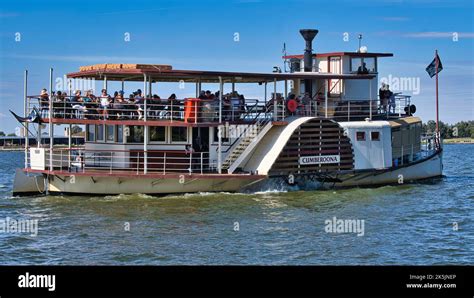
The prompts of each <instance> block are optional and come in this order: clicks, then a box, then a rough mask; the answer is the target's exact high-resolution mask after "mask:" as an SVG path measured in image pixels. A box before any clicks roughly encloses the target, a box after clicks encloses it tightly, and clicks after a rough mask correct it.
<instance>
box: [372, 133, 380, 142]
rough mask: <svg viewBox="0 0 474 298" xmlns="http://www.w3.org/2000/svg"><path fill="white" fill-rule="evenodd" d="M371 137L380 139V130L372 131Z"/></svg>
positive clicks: (375, 139) (374, 139) (376, 139)
mask: <svg viewBox="0 0 474 298" xmlns="http://www.w3.org/2000/svg"><path fill="white" fill-rule="evenodd" d="M370 139H371V140H372V141H380V132H378V131H372V132H371V133H370Z"/></svg>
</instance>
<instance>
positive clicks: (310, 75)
mask: <svg viewBox="0 0 474 298" xmlns="http://www.w3.org/2000/svg"><path fill="white" fill-rule="evenodd" d="M112 65H113V66H114V67H112ZM124 65H127V67H125V68H124V67H123V66H124ZM129 65H135V67H128V66H129ZM108 66H109V67H108ZM144 75H147V76H149V77H151V78H152V80H153V81H154V82H158V81H160V82H179V81H181V80H183V81H191V82H195V81H198V80H199V81H201V82H206V83H218V82H219V77H221V78H222V80H223V81H224V82H235V83H264V82H273V81H274V80H275V79H276V80H277V81H282V80H293V79H345V80H357V79H358V80H361V79H365V80H367V79H372V78H375V75H373V74H331V73H315V72H301V73H249V72H227V71H202V70H176V69H172V68H171V66H169V65H154V64H98V65H92V66H86V67H81V70H80V71H78V72H73V73H69V74H67V77H68V78H91V79H96V80H103V79H104V78H105V77H107V80H108V81H122V80H123V81H143V79H144Z"/></svg>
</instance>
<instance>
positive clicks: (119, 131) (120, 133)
mask: <svg viewBox="0 0 474 298" xmlns="http://www.w3.org/2000/svg"><path fill="white" fill-rule="evenodd" d="M116 138H117V143H123V126H122V125H117V137H116Z"/></svg>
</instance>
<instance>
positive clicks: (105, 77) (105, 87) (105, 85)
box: [102, 75, 107, 90]
mask: <svg viewBox="0 0 474 298" xmlns="http://www.w3.org/2000/svg"><path fill="white" fill-rule="evenodd" d="M102 88H103V89H105V90H107V76H106V75H104V86H103V87H102Z"/></svg>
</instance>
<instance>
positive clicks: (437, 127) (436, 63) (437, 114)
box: [435, 50, 440, 138]
mask: <svg viewBox="0 0 474 298" xmlns="http://www.w3.org/2000/svg"><path fill="white" fill-rule="evenodd" d="M435 61H436V62H435V65H436V137H437V138H439V137H440V134H439V110H438V64H439V61H438V50H435Z"/></svg>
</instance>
